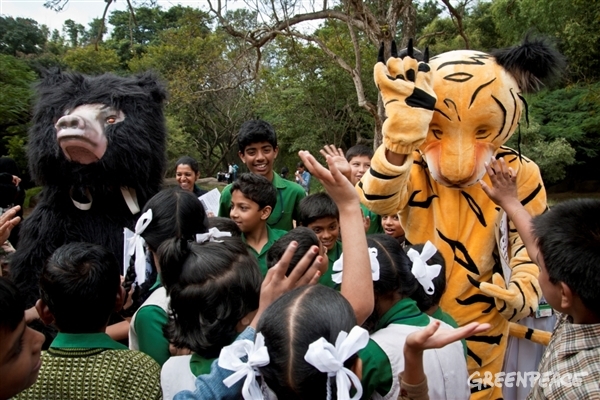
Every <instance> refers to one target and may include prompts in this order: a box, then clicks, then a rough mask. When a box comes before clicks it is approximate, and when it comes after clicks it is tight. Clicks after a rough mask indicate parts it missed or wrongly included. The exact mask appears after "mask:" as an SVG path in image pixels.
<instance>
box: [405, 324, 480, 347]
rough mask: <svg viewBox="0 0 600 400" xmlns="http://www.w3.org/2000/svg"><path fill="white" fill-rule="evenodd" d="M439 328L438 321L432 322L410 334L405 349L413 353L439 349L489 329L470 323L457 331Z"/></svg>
mask: <svg viewBox="0 0 600 400" xmlns="http://www.w3.org/2000/svg"><path fill="white" fill-rule="evenodd" d="M439 327H440V321H433V322H432V323H431V324H429V325H428V326H427V327H426V328H425V329H422V330H419V331H416V332H413V333H411V334H410V335H408V336H407V337H406V342H405V344H404V347H405V349H406V350H408V351H413V352H422V351H425V350H429V349H440V348H442V347H444V346H446V345H448V344H450V343H453V342H456V341H457V340H461V339H465V338H467V337H469V336H472V335H474V334H476V333H481V332H485V331H487V330H488V329H490V328H491V325H490V324H480V323H479V322H472V323H470V324H468V325H465V326H463V327H461V328H457V329H439Z"/></svg>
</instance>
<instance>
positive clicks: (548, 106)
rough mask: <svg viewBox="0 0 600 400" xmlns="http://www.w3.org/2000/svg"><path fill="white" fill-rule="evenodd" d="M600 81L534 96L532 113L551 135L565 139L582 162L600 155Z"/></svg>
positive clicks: (531, 107) (543, 129)
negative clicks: (599, 96) (599, 94)
mask: <svg viewBox="0 0 600 400" xmlns="http://www.w3.org/2000/svg"><path fill="white" fill-rule="evenodd" d="M599 91H600V83H595V84H593V85H577V86H571V87H567V88H564V89H558V90H552V91H543V92H541V93H539V94H537V95H535V96H532V97H531V99H530V101H529V102H530V110H531V111H530V112H531V114H532V115H533V116H534V118H535V120H536V121H540V133H541V134H542V135H543V136H544V137H547V138H550V139H554V138H561V137H562V138H565V139H566V140H567V141H568V142H569V143H570V144H571V145H572V146H573V147H574V148H575V150H576V151H577V160H578V161H589V160H590V159H594V158H598V157H600V154H599V151H600V101H598V92H599Z"/></svg>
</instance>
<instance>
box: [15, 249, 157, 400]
mask: <svg viewBox="0 0 600 400" xmlns="http://www.w3.org/2000/svg"><path fill="white" fill-rule="evenodd" d="M124 294H125V292H124V289H123V287H122V286H121V279H120V267H119V263H118V262H117V260H116V258H115V256H114V255H113V254H112V253H110V252H109V251H108V250H106V249H105V248H103V247H102V246H98V245H94V244H91V243H69V244H66V245H64V246H62V247H60V248H58V249H57V250H56V251H55V252H54V254H53V255H52V256H51V258H50V260H49V261H48V263H47V264H46V265H45V266H44V267H43V269H42V272H41V276H40V297H41V298H40V300H38V302H37V303H36V310H37V312H38V314H39V316H40V318H41V319H42V321H43V322H44V323H46V324H50V323H54V324H55V325H56V327H57V328H58V331H59V333H58V335H57V336H56V338H55V339H54V341H53V342H52V344H51V345H50V348H49V349H48V351H45V352H43V353H42V366H41V369H40V374H39V378H38V380H37V382H36V384H34V385H33V386H32V387H31V388H29V389H28V390H26V391H24V392H22V393H21V394H20V395H19V396H18V397H17V398H18V399H49V398H53V399H160V398H162V393H161V390H160V367H159V366H158V364H157V363H156V362H155V361H154V360H153V359H152V358H151V357H150V356H148V355H146V354H144V353H141V352H139V351H133V350H129V349H128V348H127V347H125V346H123V345H122V344H120V343H118V342H116V341H114V340H112V339H111V338H110V337H109V336H108V335H107V334H106V333H105V330H106V325H107V324H108V319H109V317H110V314H111V313H112V312H113V311H118V310H120V309H121V307H122V305H123V299H124Z"/></svg>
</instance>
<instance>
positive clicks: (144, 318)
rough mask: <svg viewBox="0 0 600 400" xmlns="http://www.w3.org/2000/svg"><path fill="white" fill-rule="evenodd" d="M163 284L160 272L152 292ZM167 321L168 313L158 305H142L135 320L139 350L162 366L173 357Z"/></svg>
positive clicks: (151, 289)
mask: <svg viewBox="0 0 600 400" xmlns="http://www.w3.org/2000/svg"><path fill="white" fill-rule="evenodd" d="M161 285H162V283H161V281H160V274H158V277H157V278H156V283H155V284H154V285H152V287H151V288H150V292H153V291H154V290H155V289H158V288H159V287H160V286H161ZM167 322H169V317H168V316H167V313H166V312H165V310H163V309H162V308H161V307H159V306H156V305H148V306H144V307H141V308H140V309H139V310H138V312H137V315H136V316H135V321H134V328H135V332H136V333H137V337H138V346H139V350H140V351H141V352H143V353H146V354H148V355H149V356H150V357H152V358H153V359H154V360H155V361H156V362H157V363H158V365H160V366H161V367H162V365H163V364H164V363H165V362H167V360H168V359H169V357H171V353H170V352H169V341H168V340H167V338H165V336H164V334H163V327H164V326H165V325H167Z"/></svg>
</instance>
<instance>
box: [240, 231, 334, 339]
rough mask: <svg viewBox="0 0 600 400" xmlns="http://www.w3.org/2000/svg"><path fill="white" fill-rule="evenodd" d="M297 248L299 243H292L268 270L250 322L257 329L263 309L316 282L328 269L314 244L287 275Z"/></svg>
mask: <svg viewBox="0 0 600 400" xmlns="http://www.w3.org/2000/svg"><path fill="white" fill-rule="evenodd" d="M297 248H298V243H296V242H292V243H290V244H289V246H288V247H287V249H286V250H285V252H284V253H283V256H281V259H280V260H279V262H278V263H277V264H275V265H274V266H273V267H272V268H271V269H269V271H268V272H267V275H266V276H265V279H264V280H263V283H262V285H261V287H260V300H259V305H258V310H257V312H256V315H255V316H254V318H253V319H252V322H251V324H250V326H252V327H253V328H255V329H256V325H257V324H258V320H259V319H260V316H261V315H262V313H263V311H265V310H266V309H267V307H269V306H270V305H271V304H272V303H273V302H274V301H275V300H277V299H278V298H279V297H280V296H282V295H283V294H285V293H287V292H289V291H290V290H292V289H295V288H297V287H300V286H304V285H314V284H316V283H317V282H318V281H319V278H320V277H321V275H322V273H321V271H323V270H325V269H327V264H326V263H325V262H324V261H325V260H324V259H323V257H321V256H320V255H319V248H318V247H317V246H312V247H311V248H310V250H309V251H308V252H307V253H306V254H305V255H304V257H302V259H301V260H300V261H299V262H298V264H296V266H295V267H294V269H293V270H292V272H291V273H290V275H289V276H285V273H286V272H287V270H288V266H289V264H290V262H291V261H292V257H293V256H294V253H295V252H296V249H297Z"/></svg>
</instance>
